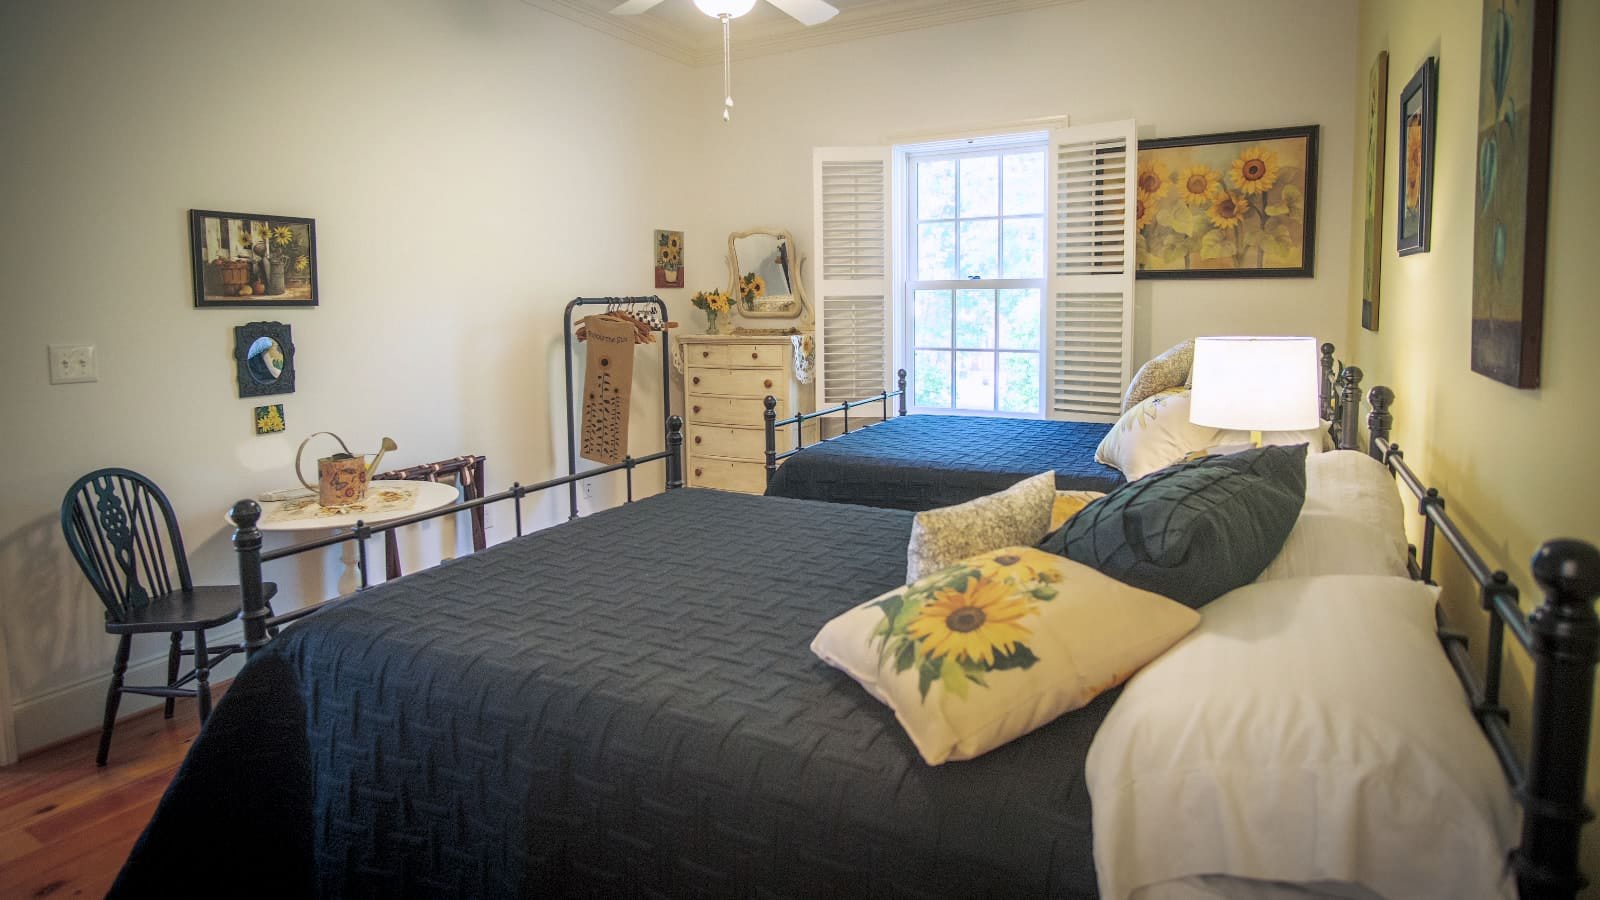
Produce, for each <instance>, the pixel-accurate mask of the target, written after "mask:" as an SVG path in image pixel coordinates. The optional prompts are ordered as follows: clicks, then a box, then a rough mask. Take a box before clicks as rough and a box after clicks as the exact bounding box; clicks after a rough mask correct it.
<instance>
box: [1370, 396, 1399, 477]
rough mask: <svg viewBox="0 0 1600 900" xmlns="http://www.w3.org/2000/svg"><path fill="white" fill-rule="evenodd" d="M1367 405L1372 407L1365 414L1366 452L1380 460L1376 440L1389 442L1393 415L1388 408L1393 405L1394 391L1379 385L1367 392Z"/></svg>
mask: <svg viewBox="0 0 1600 900" xmlns="http://www.w3.org/2000/svg"><path fill="white" fill-rule="evenodd" d="M1367 403H1369V404H1371V406H1372V412H1370V413H1368V414H1367V434H1368V435H1369V436H1370V437H1369V438H1368V443H1367V452H1368V453H1369V454H1371V455H1372V456H1374V457H1376V458H1378V459H1382V457H1381V456H1379V454H1378V438H1383V439H1384V440H1386V441H1387V440H1389V432H1390V430H1391V429H1393V428H1394V414H1393V413H1391V412H1389V407H1390V406H1393V405H1394V391H1392V390H1390V389H1389V388H1388V387H1386V386H1385V385H1381V384H1380V385H1378V386H1376V387H1374V388H1373V389H1372V390H1370V391H1368V392H1367Z"/></svg>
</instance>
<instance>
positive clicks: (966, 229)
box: [923, 219, 1000, 278]
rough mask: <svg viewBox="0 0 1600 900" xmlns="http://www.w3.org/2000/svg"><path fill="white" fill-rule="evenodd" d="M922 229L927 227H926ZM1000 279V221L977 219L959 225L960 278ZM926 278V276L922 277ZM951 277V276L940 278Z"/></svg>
mask: <svg viewBox="0 0 1600 900" xmlns="http://www.w3.org/2000/svg"><path fill="white" fill-rule="evenodd" d="M923 227H924V228H926V227H928V226H926V225H924V226H923ZM974 275H976V276H978V277H979V278H999V277H1000V221H999V220H998V219H979V220H978V221H976V222H962V223H961V275H960V277H962V278H971V277H972V276H974ZM923 277H924V278H927V277H928V276H927V275H924V276H923ZM940 277H945V278H949V277H953V276H948V275H946V276H940Z"/></svg>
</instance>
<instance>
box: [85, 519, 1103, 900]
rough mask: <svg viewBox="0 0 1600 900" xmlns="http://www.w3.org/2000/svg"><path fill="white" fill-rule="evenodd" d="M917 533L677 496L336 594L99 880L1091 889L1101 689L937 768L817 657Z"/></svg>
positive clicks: (221, 712) (695, 892)
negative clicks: (1077, 705)
mask: <svg viewBox="0 0 1600 900" xmlns="http://www.w3.org/2000/svg"><path fill="white" fill-rule="evenodd" d="M910 527H911V516H910V515H909V514H907V513H904V512H898V511H893V510H882V509H870V508H867V507H863V506H850V505H840V504H823V503H806V502H799V501H793V500H783V499H774V498H763V497H748V496H744V495H737V494H727V493H721V492H716V491H706V490H680V491H674V492H671V493H668V494H665V495H662V496H658V497H652V498H649V499H646V500H643V501H640V502H639V503H636V504H633V505H631V506H626V507H622V508H619V509H615V510H610V511H607V512H602V513H599V514H596V515H594V516H591V517H588V518H585V519H580V520H578V521H576V522H572V523H569V524H565V525H561V526H557V527H555V528H551V529H548V530H546V531H542V532H538V533H536V534H533V535H530V536H528V537H525V538H521V539H518V540H515V541H511V542H508V543H506V544H501V545H499V546H496V547H493V548H490V549H488V550H486V551H483V552H481V553H478V554H475V555H473V556H469V557H466V558H464V559H461V560H457V561H455V562H451V563H447V564H445V565H443V566H440V567H438V568H435V569H431V570H427V571H424V572H420V573H417V574H414V575H410V576H408V577H405V578H402V579H399V580H398V581H394V582H390V583H387V584H384V585H381V586H378V587H376V588H373V589H372V590H369V591H366V592H364V593H362V594H360V595H358V596H356V597H354V598H352V599H350V600H348V601H345V602H343V603H341V604H338V605H336V606H332V607H330V608H328V609H326V610H324V611H323V612H321V613H319V614H317V615H315V616H313V617H311V618H309V619H307V620H305V621H303V622H302V623H300V624H298V625H296V626H294V627H292V628H290V629H288V630H286V631H285V632H284V633H283V634H282V635H281V636H280V637H278V638H277V639H276V640H274V641H273V643H272V644H271V645H269V646H268V648H267V649H266V650H264V651H263V652H262V653H260V654H258V655H257V657H256V658H255V659H252V660H251V661H250V663H249V664H248V665H247V666H246V667H245V669H244V670H243V671H242V672H241V673H240V675H239V676H238V678H237V679H236V680H235V682H234V684H233V686H232V688H231V689H230V690H229V691H228V692H227V695H226V696H225V697H224V698H223V699H222V701H221V702H220V703H219V704H218V706H217V708H216V710H215V712H214V713H213V715H212V717H211V719H210V721H209V722H208V723H207V725H206V727H205V729H204V731H203V732H202V734H201V736H200V738H199V740H198V741H197V742H196V743H195V745H194V747H193V748H192V750H191V752H190V754H189V757H188V759H187V760H186V761H185V762H184V765H183V767H182V768H181V770H180V771H179V773H178V775H177V777H176V778H175V780H174V781H173V783H172V785H171V787H170V788H169V789H168V792H167V794H166V796H165V798H164V799H163V800H162V803H161V806H160V808H159V809H158V810H157V812H156V815H155V818H154V819H153V820H152V822H151V824H150V826H149V828H148V829H147V831H146V832H145V834H144V836H143V837H142V838H141V839H140V842H139V844H138V846H137V847H136V848H135V849H134V852H133V854H132V856H131V857H130V859H129V861H128V863H127V864H126V866H125V867H124V869H123V871H122V874H121V876H120V878H119V880H118V882H117V885H116V887H115V888H114V891H113V893H114V894H115V895H118V896H124V897H142V896H154V895H156V892H157V891H158V890H160V891H163V892H167V891H170V890H171V889H172V888H173V887H175V886H177V885H179V884H213V885H231V886H234V887H237V888H239V889H241V890H247V891H248V892H249V893H252V894H255V893H260V894H273V895H276V896H283V897H290V896H294V897H298V896H308V895H320V896H429V897H446V896H453V897H464V896H472V897H512V896H526V897H578V896H582V897H639V896H649V897H771V898H777V897H816V896H849V897H866V896H873V897H1021V896H1029V897H1042V896H1052V897H1092V896H1094V890H1095V879H1094V870H1093V861H1092V856H1091V845H1090V835H1089V827H1090V825H1089V823H1090V809H1089V799H1088V794H1087V789H1086V787H1085V781H1084V759H1085V756H1086V755H1087V752H1088V747H1089V743H1090V740H1091V739H1092V737H1093V735H1094V732H1095V729H1096V728H1097V727H1098V726H1099V723H1100V721H1101V719H1102V718H1103V717H1104V715H1105V713H1106V711H1107V710H1108V709H1109V708H1110V705H1111V702H1112V697H1111V696H1105V697H1102V698H1100V699H1099V700H1098V701H1096V702H1095V703H1094V704H1093V705H1091V706H1089V707H1087V708H1085V709H1083V710H1079V711H1077V712H1074V713H1071V714H1069V715H1067V716H1065V717H1063V718H1062V719H1060V720H1058V721H1057V722H1055V723H1053V724H1052V725H1050V726H1047V727H1045V728H1043V729H1041V730H1040V731H1037V732H1035V733H1033V734H1031V735H1028V736H1026V737H1024V738H1022V739H1020V740H1018V741H1016V742H1015V743H1013V744H1011V745H1009V746H1006V747H1004V748H1001V749H1000V750H998V751H996V752H994V753H991V754H989V755H987V756H984V757H982V758H980V759H977V760H974V761H971V762H962V763H951V764H947V765H945V766H941V767H937V768H932V767H929V766H927V765H925V764H923V763H922V762H921V761H920V760H919V758H918V755H917V752H916V750H915V748H914V747H913V746H912V745H911V743H910V741H909V740H908V739H907V738H906V736H905V734H904V733H903V732H902V731H901V729H900V728H899V726H898V725H897V724H896V723H895V721H894V718H893V716H892V714H891V713H890V712H889V711H888V710H886V709H885V708H884V707H883V706H881V705H880V704H878V703H877V702H876V701H874V700H873V699H872V698H870V697H869V696H868V695H867V694H866V692H865V691H863V690H862V689H861V688H860V687H859V686H857V685H856V684H855V683H854V682H852V681H850V680H849V679H848V678H846V677H845V676H844V675H842V674H839V673H837V672H835V671H834V670H832V669H830V668H828V667H827V666H825V665H823V663H822V662H820V661H819V660H817V659H816V658H815V657H813V656H812V655H811V653H810V652H809V650H808V649H807V647H808V645H809V643H810V641H811V638H812V636H813V635H814V634H815V633H816V631H817V630H818V628H820V627H821V626H822V624H823V623H824V622H825V621H827V620H828V619H829V618H831V617H833V616H834V615H836V614H837V613H839V612H840V611H842V610H844V609H846V608H848V607H850V606H853V605H855V604H856V603H859V602H861V601H863V600H866V599H868V598H871V597H873V596H875V595H877V594H879V593H881V592H882V591H885V590H887V589H889V588H892V587H894V586H895V585H897V584H899V583H900V582H901V579H902V578H903V576H904V573H905V551H906V542H907V537H908V535H909V532H910Z"/></svg>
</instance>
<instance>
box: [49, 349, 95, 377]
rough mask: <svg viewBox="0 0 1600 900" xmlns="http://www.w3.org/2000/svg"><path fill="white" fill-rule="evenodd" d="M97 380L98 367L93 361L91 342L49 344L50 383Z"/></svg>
mask: <svg viewBox="0 0 1600 900" xmlns="http://www.w3.org/2000/svg"><path fill="white" fill-rule="evenodd" d="M99 380H100V369H99V367H98V366H97V365H96V364H95V361H94V345H93V344H51V345H50V383H51V384H81V383H83V382H86V381H99Z"/></svg>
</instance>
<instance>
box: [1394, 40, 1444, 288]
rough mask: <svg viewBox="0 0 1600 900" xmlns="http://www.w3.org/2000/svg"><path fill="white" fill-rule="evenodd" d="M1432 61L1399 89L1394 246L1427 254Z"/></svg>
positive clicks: (1405, 252)
mask: <svg viewBox="0 0 1600 900" xmlns="http://www.w3.org/2000/svg"><path fill="white" fill-rule="evenodd" d="M1434 66H1435V64H1434V60H1433V57H1431V56H1430V57H1428V58H1427V59H1426V60H1425V61H1423V63H1422V68H1420V69H1418V70H1417V74H1415V75H1413V76H1411V80H1410V81H1409V82H1407V83H1406V86H1405V88H1404V89H1402V90H1401V91H1400V140H1401V142H1402V149H1401V151H1400V218H1399V223H1398V229H1399V230H1398V231H1397V232H1396V235H1395V249H1397V250H1398V251H1399V252H1400V255H1401V256H1410V255H1411V254H1413V253H1427V252H1428V244H1429V240H1430V238H1431V237H1432V234H1433V132H1434V122H1433V117H1434V111H1433V106H1434V98H1435V97H1437V96H1438V88H1437V86H1436V84H1435V76H1434V71H1435V69H1434Z"/></svg>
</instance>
